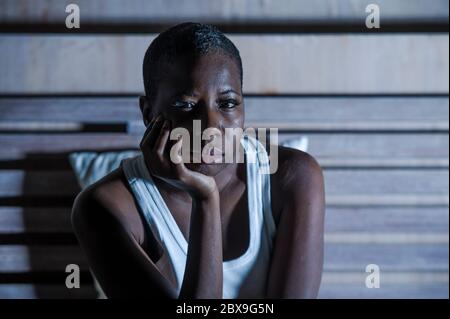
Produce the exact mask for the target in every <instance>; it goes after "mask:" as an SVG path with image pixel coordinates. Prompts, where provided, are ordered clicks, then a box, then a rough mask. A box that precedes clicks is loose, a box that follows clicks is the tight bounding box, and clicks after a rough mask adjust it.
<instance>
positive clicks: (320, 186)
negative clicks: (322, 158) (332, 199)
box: [271, 146, 324, 219]
mask: <svg viewBox="0 0 450 319" xmlns="http://www.w3.org/2000/svg"><path fill="white" fill-rule="evenodd" d="M271 183H272V194H273V195H272V196H273V197H274V198H273V200H274V203H273V204H272V205H273V207H274V208H275V211H276V212H278V214H279V212H281V210H282V208H283V206H284V205H286V204H296V203H307V202H311V201H322V200H323V196H324V182H323V172H322V168H321V167H320V165H319V163H318V161H317V160H316V159H315V158H314V157H313V156H312V155H310V154H309V153H307V152H303V151H300V150H297V149H293V148H288V147H283V146H279V147H278V169H277V170H276V172H275V173H274V174H273V175H272V179H271ZM274 214H275V212H274ZM279 217H280V216H279V215H276V216H275V218H276V219H279Z"/></svg>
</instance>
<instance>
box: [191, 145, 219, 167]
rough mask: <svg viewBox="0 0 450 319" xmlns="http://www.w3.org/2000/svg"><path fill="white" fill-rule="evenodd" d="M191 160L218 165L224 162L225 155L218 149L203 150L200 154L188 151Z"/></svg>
mask: <svg viewBox="0 0 450 319" xmlns="http://www.w3.org/2000/svg"><path fill="white" fill-rule="evenodd" d="M190 154H191V156H192V158H195V159H201V161H202V162H203V163H206V164H220V163H223V162H224V158H225V154H224V153H223V151H222V150H221V149H220V148H218V147H211V148H204V149H203V151H202V152H199V151H190Z"/></svg>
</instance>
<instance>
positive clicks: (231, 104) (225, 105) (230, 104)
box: [219, 99, 239, 109]
mask: <svg viewBox="0 0 450 319" xmlns="http://www.w3.org/2000/svg"><path fill="white" fill-rule="evenodd" d="M238 104H239V103H238V102H237V101H236V100H233V99H229V100H225V101H222V102H220V103H219V107H220V108H222V109H233V108H235V107H236V106H237V105H238Z"/></svg>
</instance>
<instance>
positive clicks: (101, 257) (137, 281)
mask: <svg viewBox="0 0 450 319" xmlns="http://www.w3.org/2000/svg"><path fill="white" fill-rule="evenodd" d="M109 206H110V205H109V204H108V203H107V201H106V200H104V196H102V194H101V193H100V194H99V193H97V192H95V191H90V190H87V191H84V192H82V193H80V195H78V197H77V198H76V200H75V204H74V207H73V210H72V225H73V228H74V230H75V234H76V236H77V238H78V241H79V243H80V245H81V247H82V249H83V251H84V253H85V255H86V257H87V260H88V264H89V266H90V268H91V269H92V271H93V273H94V275H95V277H96V278H97V280H98V282H99V283H100V286H101V287H102V289H103V291H104V292H105V294H106V296H107V297H108V298H176V297H177V296H176V292H175V289H174V288H173V287H172V285H171V284H170V282H169V281H168V280H167V279H166V278H165V277H164V276H163V275H162V274H161V273H160V272H159V270H158V268H157V267H156V265H155V264H154V263H153V262H152V260H151V259H150V258H149V257H148V255H147V254H146V253H145V251H144V250H143V249H142V247H141V246H140V245H139V243H138V241H137V240H136V238H135V236H134V235H133V234H132V233H131V231H130V230H129V229H127V227H125V225H124V223H123V222H122V221H121V218H120V216H119V215H118V214H115V213H114V212H113V211H111V209H110V208H109Z"/></svg>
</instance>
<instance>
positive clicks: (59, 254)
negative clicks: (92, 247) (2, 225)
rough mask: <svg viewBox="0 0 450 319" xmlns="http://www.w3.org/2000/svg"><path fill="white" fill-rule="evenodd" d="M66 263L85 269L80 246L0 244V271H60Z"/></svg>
mask: <svg viewBox="0 0 450 319" xmlns="http://www.w3.org/2000/svg"><path fill="white" fill-rule="evenodd" d="M68 264H77V265H78V266H80V268H81V269H83V270H84V269H87V265H88V264H87V262H86V259H85V257H84V255H83V253H82V251H81V248H80V247H78V246H75V245H66V246H62V245H60V246H24V245H0V272H2V273H7V272H13V273H19V272H29V271H61V272H64V271H65V269H66V266H67V265H68Z"/></svg>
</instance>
